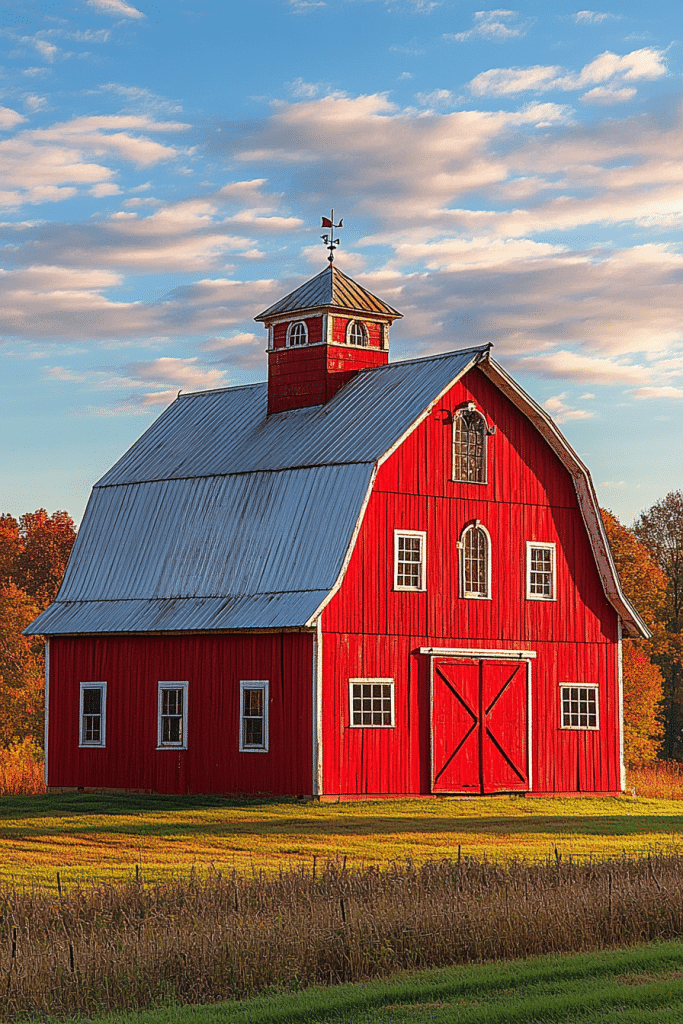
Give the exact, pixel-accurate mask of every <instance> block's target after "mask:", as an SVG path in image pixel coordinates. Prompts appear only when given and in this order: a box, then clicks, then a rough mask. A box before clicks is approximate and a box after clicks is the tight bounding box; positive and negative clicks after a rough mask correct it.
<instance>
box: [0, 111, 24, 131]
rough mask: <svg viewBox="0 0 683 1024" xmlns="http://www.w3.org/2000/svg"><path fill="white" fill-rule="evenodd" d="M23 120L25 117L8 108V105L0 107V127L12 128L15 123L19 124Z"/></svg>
mask: <svg viewBox="0 0 683 1024" xmlns="http://www.w3.org/2000/svg"><path fill="white" fill-rule="evenodd" d="M25 120H26V118H25V117H22V115H21V114H18V113H17V112H16V110H10V108H9V107H0V128H14V126H15V124H20V123H21V122H22V121H25Z"/></svg>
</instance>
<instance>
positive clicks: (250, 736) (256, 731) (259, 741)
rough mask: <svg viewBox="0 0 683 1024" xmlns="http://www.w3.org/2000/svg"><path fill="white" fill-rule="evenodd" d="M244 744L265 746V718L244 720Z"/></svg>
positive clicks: (247, 745)
mask: <svg viewBox="0 0 683 1024" xmlns="http://www.w3.org/2000/svg"><path fill="white" fill-rule="evenodd" d="M244 745H245V746H246V747H262V746H263V719H262V718H245V720H244Z"/></svg>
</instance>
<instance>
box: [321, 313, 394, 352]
mask: <svg viewBox="0 0 683 1024" xmlns="http://www.w3.org/2000/svg"><path fill="white" fill-rule="evenodd" d="M352 320H360V321H362V323H364V324H365V327H366V329H367V332H368V345H369V346H370V348H381V347H382V325H381V324H378V323H375V322H373V321H372V320H364V319H363V317H351V316H333V317H332V341H333V342H334V343H335V344H337V345H345V344H346V328H347V327H348V325H349V324H350V323H351V321H352Z"/></svg>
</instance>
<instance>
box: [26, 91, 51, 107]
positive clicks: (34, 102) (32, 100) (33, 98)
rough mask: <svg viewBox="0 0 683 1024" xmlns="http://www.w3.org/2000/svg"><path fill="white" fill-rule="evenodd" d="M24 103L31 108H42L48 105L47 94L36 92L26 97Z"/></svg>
mask: <svg viewBox="0 0 683 1024" xmlns="http://www.w3.org/2000/svg"><path fill="white" fill-rule="evenodd" d="M24 103H25V104H26V106H27V107H28V108H29V110H42V109H43V107H45V106H46V105H47V97H46V96H37V95H36V94H35V93H31V94H30V95H28V96H26V97H24Z"/></svg>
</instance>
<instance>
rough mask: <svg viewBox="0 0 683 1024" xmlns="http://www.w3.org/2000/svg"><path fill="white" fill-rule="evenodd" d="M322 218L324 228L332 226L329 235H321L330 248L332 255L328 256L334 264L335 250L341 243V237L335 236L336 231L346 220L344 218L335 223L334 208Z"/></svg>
mask: <svg viewBox="0 0 683 1024" xmlns="http://www.w3.org/2000/svg"><path fill="white" fill-rule="evenodd" d="M322 220H323V223H322V226H323V227H324V228H332V232H331V234H329V235H321V236H320V237H321V238H322V240H323V242H324V243H325V245H326V246H327V248H328V249H329V250H330V255H329V256H328V257H327V258H328V260H329V261H330V264H332V263H334V250H335V249H336V248H337V246H338V245H339V239H338V238H335V237H334V231H335V228H341V227H343V225H344V221H343V219H342V220H340V221H339V223H338V224H335V223H334V210H330V215H329V217H323V219H322Z"/></svg>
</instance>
